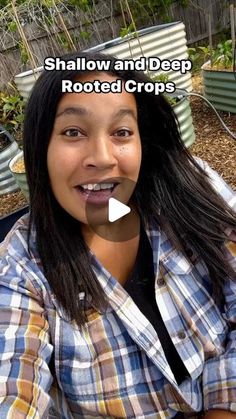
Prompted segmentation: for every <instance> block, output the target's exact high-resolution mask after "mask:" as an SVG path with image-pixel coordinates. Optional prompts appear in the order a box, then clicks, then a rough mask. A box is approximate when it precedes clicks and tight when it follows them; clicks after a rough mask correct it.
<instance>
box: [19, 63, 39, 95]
mask: <svg viewBox="0 0 236 419" xmlns="http://www.w3.org/2000/svg"><path fill="white" fill-rule="evenodd" d="M42 71H43V67H37V68H35V69H34V71H32V70H29V71H24V72H23V73H20V74H17V75H16V76H15V78H14V81H15V83H16V86H17V89H18V90H19V92H20V94H21V96H23V98H24V99H27V98H28V97H29V95H30V92H31V90H32V88H33V85H34V83H35V82H36V80H37V78H38V77H39V76H40V73H41V72H42Z"/></svg>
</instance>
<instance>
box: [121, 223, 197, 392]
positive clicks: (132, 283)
mask: <svg viewBox="0 0 236 419" xmlns="http://www.w3.org/2000/svg"><path fill="white" fill-rule="evenodd" d="M124 288H125V290H126V291H127V292H128V293H129V295H130V296H131V297H132V299H133V300H134V302H135V304H136V305H137V306H138V308H139V309H140V311H141V312H142V313H143V314H144V316H145V317H146V318H147V319H148V320H149V321H150V323H151V324H152V325H153V327H154V329H155V330H156V332H157V334H158V337H159V339H160V342H161V344H162V347H163V350H164V353H165V356H166V358H167V361H168V363H169V365H170V368H171V370H172V372H173V374H174V376H175V379H176V381H177V383H178V384H180V383H181V382H182V381H183V380H184V379H185V378H186V376H187V377H189V373H188V371H187V369H186V367H185V365H184V363H183V362H182V360H181V358H180V356H179V354H178V352H177V350H176V349H175V346H174V344H173V342H172V340H171V339H170V336H169V333H168V331H167V329H166V327H165V324H164V322H163V320H162V317H161V314H160V311H159V309H158V306H157V303H156V299H155V275H154V269H153V254H152V248H151V245H150V242H149V240H148V237H147V235H146V232H145V230H144V229H143V227H142V226H141V231H140V240H139V249H138V254H137V258H136V262H135V266H134V269H133V271H132V273H131V275H130V276H129V278H128V280H127V281H126V283H125V284H124Z"/></svg>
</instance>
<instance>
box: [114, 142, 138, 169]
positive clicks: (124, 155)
mask: <svg viewBox="0 0 236 419" xmlns="http://www.w3.org/2000/svg"><path fill="white" fill-rule="evenodd" d="M141 157H142V150H141V144H137V145H135V146H133V145H132V146H129V145H123V146H121V147H120V148H119V160H120V165H121V166H122V167H123V168H124V170H125V171H127V172H129V173H130V174H131V173H137V172H139V169H140V165H141Z"/></svg>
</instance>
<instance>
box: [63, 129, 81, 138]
mask: <svg viewBox="0 0 236 419" xmlns="http://www.w3.org/2000/svg"><path fill="white" fill-rule="evenodd" d="M62 134H63V135H66V136H67V137H83V136H84V134H83V133H82V132H81V131H80V130H79V129H78V128H68V129H66V130H65V131H63V133H62Z"/></svg>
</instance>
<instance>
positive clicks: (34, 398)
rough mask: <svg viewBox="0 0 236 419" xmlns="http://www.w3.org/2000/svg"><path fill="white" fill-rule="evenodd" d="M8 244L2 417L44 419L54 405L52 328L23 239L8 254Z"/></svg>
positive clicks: (2, 263) (2, 272)
mask: <svg viewBox="0 0 236 419" xmlns="http://www.w3.org/2000/svg"><path fill="white" fill-rule="evenodd" d="M10 234H11V233H10ZM6 242H7V240H6V241H5V242H3V244H2V245H1V246H0V256H1V259H0V295H1V298H0V324H1V327H0V348H1V349H0V417H1V418H7V419H8V418H9V419H10V418H11V419H12V418H17V419H21V418H40V419H42V418H46V417H47V413H48V410H49V407H50V404H51V400H50V397H49V395H48V391H49V389H50V386H51V383H52V376H51V373H50V370H49V367H48V363H49V360H50V357H51V354H52V350H53V349H52V345H51V344H50V342H49V332H48V329H49V325H48V322H47V320H46V318H45V317H44V308H43V304H42V297H41V296H40V293H39V291H38V290H37V289H36V287H35V285H34V280H35V279H34V278H33V271H32V270H30V268H29V267H27V263H28V261H27V262H26V260H24V257H23V256H22V255H24V251H23V252H22V249H23V244H20V238H19V239H18V240H17V239H15V242H14V243H11V244H9V245H8V247H7V249H6V246H7V245H6ZM4 243H5V244H4ZM17 250H18V251H17ZM23 250H24V249H23ZM19 255H21V256H19ZM35 282H36V281H35Z"/></svg>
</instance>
